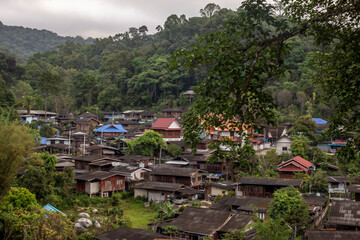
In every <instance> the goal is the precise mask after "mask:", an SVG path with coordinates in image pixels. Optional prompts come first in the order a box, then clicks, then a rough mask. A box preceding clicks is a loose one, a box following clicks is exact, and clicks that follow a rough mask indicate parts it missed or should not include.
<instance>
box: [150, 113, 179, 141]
mask: <svg viewBox="0 0 360 240" xmlns="http://www.w3.org/2000/svg"><path fill="white" fill-rule="evenodd" d="M151 130H154V131H155V132H158V133H160V134H162V136H163V138H164V140H165V141H168V140H169V141H170V140H172V141H174V140H175V141H176V140H180V139H181V131H182V128H181V127H180V124H179V123H178V121H177V120H176V118H158V119H157V120H156V122H154V124H153V125H152V127H151Z"/></svg>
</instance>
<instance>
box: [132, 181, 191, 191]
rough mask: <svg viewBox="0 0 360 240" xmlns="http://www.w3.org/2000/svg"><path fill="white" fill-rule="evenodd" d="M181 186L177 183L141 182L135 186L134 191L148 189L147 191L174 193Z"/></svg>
mask: <svg viewBox="0 0 360 240" xmlns="http://www.w3.org/2000/svg"><path fill="white" fill-rule="evenodd" d="M183 186H184V185H183V184H179V183H165V182H141V183H137V184H135V186H134V189H148V190H158V191H168V192H175V191H177V190H178V189H180V188H181V187H183Z"/></svg>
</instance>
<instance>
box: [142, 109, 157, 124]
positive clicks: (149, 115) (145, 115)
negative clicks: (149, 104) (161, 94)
mask: <svg viewBox="0 0 360 240" xmlns="http://www.w3.org/2000/svg"><path fill="white" fill-rule="evenodd" d="M156 114H157V112H148V111H146V112H142V113H141V114H140V120H141V121H143V122H153V121H155V119H156Z"/></svg>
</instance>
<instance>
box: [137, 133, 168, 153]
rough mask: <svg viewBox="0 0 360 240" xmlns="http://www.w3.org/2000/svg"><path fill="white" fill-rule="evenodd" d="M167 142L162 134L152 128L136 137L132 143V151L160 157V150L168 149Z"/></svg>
mask: <svg viewBox="0 0 360 240" xmlns="http://www.w3.org/2000/svg"><path fill="white" fill-rule="evenodd" d="M166 149H167V144H166V142H165V141H164V140H163V139H162V136H161V134H159V133H157V132H155V131H153V130H150V131H146V132H145V133H144V134H143V135H141V136H140V137H138V138H136V139H135V140H134V141H133V143H132V151H133V153H134V154H138V155H143V156H149V157H158V156H159V153H160V150H166Z"/></svg>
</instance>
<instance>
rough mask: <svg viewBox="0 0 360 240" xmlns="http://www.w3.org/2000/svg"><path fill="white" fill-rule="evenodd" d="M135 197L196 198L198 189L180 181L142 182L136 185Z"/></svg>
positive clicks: (156, 200)
mask: <svg viewBox="0 0 360 240" xmlns="http://www.w3.org/2000/svg"><path fill="white" fill-rule="evenodd" d="M133 188H134V197H135V198H136V197H143V198H146V199H147V200H148V201H150V202H157V203H158V202H166V201H175V200H177V199H190V200H196V199H197V194H198V193H199V192H198V191H196V190H194V189H192V188H189V187H187V186H185V185H184V184H179V183H166V182H165V183H164V182H141V183H136V184H135V185H134V187H133Z"/></svg>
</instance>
